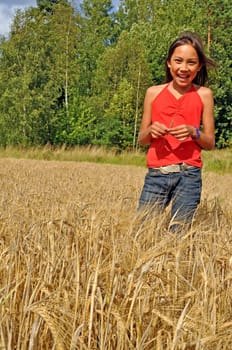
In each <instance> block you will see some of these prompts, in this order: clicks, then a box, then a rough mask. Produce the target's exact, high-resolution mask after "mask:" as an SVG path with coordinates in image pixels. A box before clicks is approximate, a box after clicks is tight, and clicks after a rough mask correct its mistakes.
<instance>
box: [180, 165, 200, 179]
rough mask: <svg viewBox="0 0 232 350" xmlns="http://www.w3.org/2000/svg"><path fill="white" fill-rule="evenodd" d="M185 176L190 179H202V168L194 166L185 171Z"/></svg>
mask: <svg viewBox="0 0 232 350" xmlns="http://www.w3.org/2000/svg"><path fill="white" fill-rule="evenodd" d="M184 173H185V175H186V176H187V177H190V178H195V179H196V178H199V179H200V178H201V168H199V167H196V166H193V167H191V168H188V169H187V170H185V172H184Z"/></svg>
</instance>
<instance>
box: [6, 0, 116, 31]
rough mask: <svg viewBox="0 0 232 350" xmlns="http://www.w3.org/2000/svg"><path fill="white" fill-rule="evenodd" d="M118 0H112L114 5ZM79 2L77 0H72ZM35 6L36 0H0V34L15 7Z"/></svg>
mask: <svg viewBox="0 0 232 350" xmlns="http://www.w3.org/2000/svg"><path fill="white" fill-rule="evenodd" d="M119 1H120V0H113V3H114V4H115V6H116V5H117V4H118V3H119ZM75 2H79V0H76V1H74V3H75ZM29 6H36V0H0V35H7V33H8V32H9V29H10V25H11V23H12V19H13V17H14V14H15V11H16V10H17V9H24V8H26V7H29Z"/></svg>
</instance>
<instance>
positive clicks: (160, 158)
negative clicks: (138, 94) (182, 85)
mask: <svg viewBox="0 0 232 350" xmlns="http://www.w3.org/2000/svg"><path fill="white" fill-rule="evenodd" d="M168 85H169V84H167V85H166V86H165V87H164V89H163V90H162V91H161V92H160V93H159V94H158V95H157V96H156V97H155V99H154V101H153V102H152V111H151V113H152V123H154V122H155V121H158V122H160V123H163V124H165V125H166V126H167V127H174V126H177V125H181V124H188V125H192V126H195V127H199V126H200V122H201V115H202V111H203V102H202V100H201V98H200V96H199V94H198V93H197V92H196V90H195V87H194V86H193V85H192V88H191V89H190V90H189V91H188V92H187V93H185V94H184V95H183V96H181V97H180V98H178V99H177V98H176V97H175V96H174V95H173V94H172V93H171V91H170V90H169V89H168ZM183 162H184V163H186V164H189V165H194V166H197V167H202V159H201V148H200V147H199V146H198V145H197V143H196V142H195V141H194V140H192V138H191V137H188V138H187V139H186V140H184V141H179V140H177V139H176V138H175V137H173V136H171V135H165V136H163V137H160V138H158V139H152V142H151V144H150V147H149V150H148V153H147V166H148V167H149V168H155V167H160V166H165V165H170V164H177V163H183Z"/></svg>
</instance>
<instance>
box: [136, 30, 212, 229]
mask: <svg viewBox="0 0 232 350" xmlns="http://www.w3.org/2000/svg"><path fill="white" fill-rule="evenodd" d="M214 65H215V64H214V62H213V61H212V60H210V59H209V58H207V57H206V56H205V54H204V51H203V46H202V43H201V40H200V38H199V37H198V35H197V34H195V33H191V32H189V33H184V34H182V35H181V36H180V37H179V38H177V39H176V40H175V41H174V42H173V43H172V44H171V46H170V48H169V51H168V55H167V58H166V61H165V67H166V83H165V84H162V85H158V86H152V87H150V88H148V90H147V92H146V96H145V100H144V113H143V117H142V123H141V128H140V133H139V142H140V144H141V145H147V144H149V145H150V146H149V150H148V153H147V166H148V173H147V175H146V177H145V181H144V186H143V189H142V193H141V196H140V200H139V208H140V209H141V208H144V206H145V205H146V206H147V205H148V204H149V205H152V206H153V207H155V208H159V209H164V208H165V207H167V205H168V204H169V203H170V202H172V207H171V222H170V230H171V231H176V230H179V228H180V227H181V226H182V224H183V223H191V221H192V219H193V216H194V213H195V211H196V208H197V206H198V204H199V202H200V197H201V188H202V180H201V168H202V165H203V164H202V159H201V149H202V148H204V149H207V150H210V149H212V148H213V147H214V145H215V135H214V116H213V109H214V102H213V94H212V91H211V90H210V89H209V88H207V87H204V84H205V82H206V81H207V79H208V73H207V66H214ZM201 124H202V128H201V129H200V125H201Z"/></svg>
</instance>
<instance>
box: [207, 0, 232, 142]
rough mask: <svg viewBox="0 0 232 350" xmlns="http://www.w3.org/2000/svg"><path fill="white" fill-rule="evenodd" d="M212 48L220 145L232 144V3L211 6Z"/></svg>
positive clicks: (213, 84)
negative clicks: (214, 62) (215, 66)
mask: <svg viewBox="0 0 232 350" xmlns="http://www.w3.org/2000/svg"><path fill="white" fill-rule="evenodd" d="M208 14H209V15H208V28H209V40H208V46H209V50H210V54H211V56H212V57H213V58H214V59H215V61H216V63H217V70H216V72H215V74H214V75H213V76H212V78H211V84H212V87H213V90H214V96H215V117H216V136H217V146H218V147H225V146H228V145H231V144H232V80H231V77H232V56H231V52H232V4H231V2H230V1H228V0H217V1H210V2H209V3H208Z"/></svg>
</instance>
